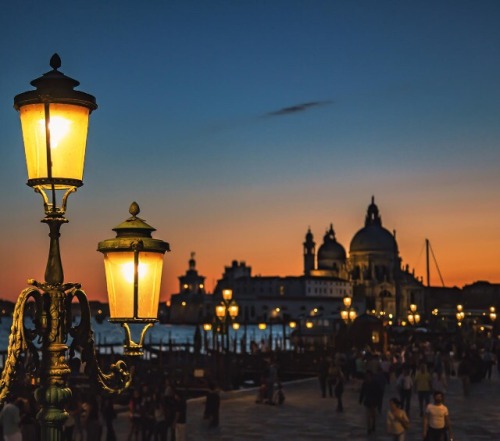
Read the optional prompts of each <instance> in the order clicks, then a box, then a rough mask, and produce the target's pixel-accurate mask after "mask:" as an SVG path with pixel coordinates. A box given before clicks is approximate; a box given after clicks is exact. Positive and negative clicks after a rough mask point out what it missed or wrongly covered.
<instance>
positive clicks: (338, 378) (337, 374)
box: [333, 365, 345, 412]
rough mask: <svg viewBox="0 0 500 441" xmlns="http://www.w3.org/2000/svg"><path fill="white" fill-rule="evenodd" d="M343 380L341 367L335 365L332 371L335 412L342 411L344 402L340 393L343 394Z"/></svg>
mask: <svg viewBox="0 0 500 441" xmlns="http://www.w3.org/2000/svg"><path fill="white" fill-rule="evenodd" d="M344 382H345V377H344V373H343V372H342V369H341V368H340V366H339V365H335V366H334V371H333V384H334V385H335V387H334V393H335V398H336V399H337V412H343V411H344V404H343V402H342V395H343V394H344Z"/></svg>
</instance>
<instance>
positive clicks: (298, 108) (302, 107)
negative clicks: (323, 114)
mask: <svg viewBox="0 0 500 441" xmlns="http://www.w3.org/2000/svg"><path fill="white" fill-rule="evenodd" d="M332 102H333V101H330V100H328V101H311V102H308V103H301V104H295V105H294V106H289V107H283V108H282V109H279V110H274V111H272V112H269V113H266V114H265V115H264V116H282V115H290V114H292V113H298V112H305V111H306V110H308V109H310V108H312V107H319V106H325V105H327V104H331V103H332Z"/></svg>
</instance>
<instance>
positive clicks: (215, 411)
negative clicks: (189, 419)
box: [203, 383, 220, 428]
mask: <svg viewBox="0 0 500 441" xmlns="http://www.w3.org/2000/svg"><path fill="white" fill-rule="evenodd" d="M219 409H220V394H219V391H218V390H217V388H216V387H215V385H214V384H212V383H211V384H210V385H209V391H208V393H207V397H206V400H205V413H204V415H203V417H204V418H205V419H206V420H208V427H211V428H214V427H219Z"/></svg>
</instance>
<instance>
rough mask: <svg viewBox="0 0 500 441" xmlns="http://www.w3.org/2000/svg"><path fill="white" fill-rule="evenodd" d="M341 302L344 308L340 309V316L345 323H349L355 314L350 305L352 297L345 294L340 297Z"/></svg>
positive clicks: (354, 317) (354, 318)
mask: <svg viewBox="0 0 500 441" xmlns="http://www.w3.org/2000/svg"><path fill="white" fill-rule="evenodd" d="M342 303H343V304H344V308H345V309H343V310H341V311H340V317H341V318H342V320H343V321H344V323H345V324H346V325H350V324H351V323H352V322H353V321H354V320H356V316H357V313H356V310H355V309H354V308H352V307H351V305H352V297H349V296H345V297H344V298H343V299H342Z"/></svg>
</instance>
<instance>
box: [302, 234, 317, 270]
mask: <svg viewBox="0 0 500 441" xmlns="http://www.w3.org/2000/svg"><path fill="white" fill-rule="evenodd" d="M315 258H316V243H315V242H314V238H313V234H312V233H311V228H308V229H307V234H306V240H305V242H304V274H305V275H306V276H308V275H310V274H311V271H313V270H314V269H315V266H314V263H315V262H314V261H315Z"/></svg>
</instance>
